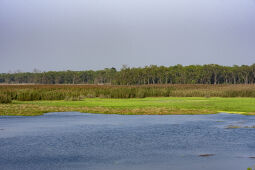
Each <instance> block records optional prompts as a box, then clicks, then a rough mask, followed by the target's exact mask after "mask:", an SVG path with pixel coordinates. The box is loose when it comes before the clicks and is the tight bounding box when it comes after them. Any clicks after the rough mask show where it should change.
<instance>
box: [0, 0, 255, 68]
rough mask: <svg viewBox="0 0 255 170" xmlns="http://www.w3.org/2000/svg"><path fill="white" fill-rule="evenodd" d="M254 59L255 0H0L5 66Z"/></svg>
mask: <svg viewBox="0 0 255 170" xmlns="http://www.w3.org/2000/svg"><path fill="white" fill-rule="evenodd" d="M210 63H216V64H222V65H233V64H238V65H241V64H252V63H255V0H0V72H8V71H9V70H12V71H14V70H17V69H20V70H22V71H32V70H33V69H34V68H37V69H40V70H45V71H48V70H67V69H70V70H87V69H102V68H105V67H112V66H113V67H116V68H120V67H121V66H122V65H123V64H127V65H128V66H131V67H133V66H136V67H137V66H145V65H150V64H156V65H167V66H169V65H175V64H183V65H190V64H210Z"/></svg>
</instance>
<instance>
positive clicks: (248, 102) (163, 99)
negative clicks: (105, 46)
mask: <svg viewBox="0 0 255 170" xmlns="http://www.w3.org/2000/svg"><path fill="white" fill-rule="evenodd" d="M254 97H255V85H252V84H250V85H241V84H240V85H197V84H194V85H191V84H187V85H184V84H179V85H177V84H175V85H140V86H113V85H0V103H1V104H0V115H40V114H43V113H47V112H63V111H79V112H87V113H114V114H212V113H218V112H228V113H242V114H250V115H252V114H254V113H255V98H254Z"/></svg>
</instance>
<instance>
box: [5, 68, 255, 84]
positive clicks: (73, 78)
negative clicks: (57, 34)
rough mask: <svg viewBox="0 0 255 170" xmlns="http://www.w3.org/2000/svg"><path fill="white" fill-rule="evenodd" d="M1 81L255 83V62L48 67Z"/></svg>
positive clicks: (38, 82) (46, 82) (16, 74)
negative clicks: (83, 69) (44, 69)
mask: <svg viewBox="0 0 255 170" xmlns="http://www.w3.org/2000/svg"><path fill="white" fill-rule="evenodd" d="M0 83H5V84H21V83H31V84H112V85H145V84H254V83H255V64H252V65H241V66H238V65H234V66H221V65H217V64H207V65H189V66H183V65H180V64H178V65H175V66H169V67H166V66H156V65H150V66H145V67H143V68H142V67H127V66H125V65H124V66H123V67H122V68H121V70H119V71H117V70H116V69H115V68H105V69H104V70H97V71H93V70H87V71H70V70H68V71H48V72H38V71H37V72H26V73H22V72H19V73H1V74H0Z"/></svg>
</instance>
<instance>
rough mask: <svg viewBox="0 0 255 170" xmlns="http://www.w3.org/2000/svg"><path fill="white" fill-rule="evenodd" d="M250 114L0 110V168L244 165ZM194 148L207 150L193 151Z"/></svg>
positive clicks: (194, 169)
mask: <svg viewBox="0 0 255 170" xmlns="http://www.w3.org/2000/svg"><path fill="white" fill-rule="evenodd" d="M228 125H239V126H253V125H255V116H243V115H232V114H217V115H165V116H159V115H151V116H148V115H146V116H141V115H140V116H139V115H135V116H134V115H104V114H84V113H76V112H68V113H49V114H45V115H43V116H35V117H7V116H6V117H0V169H1V170H5V169H26V170H30V169H31V170H34V169H52V170H56V169H85V170H119V169H121V170H246V169H247V167H252V166H254V165H255V159H252V158H249V157H251V156H255V129H254V128H239V129H226V128H225V127H226V126H228ZM200 154H215V155H214V156H209V157H200V156H199V155H200Z"/></svg>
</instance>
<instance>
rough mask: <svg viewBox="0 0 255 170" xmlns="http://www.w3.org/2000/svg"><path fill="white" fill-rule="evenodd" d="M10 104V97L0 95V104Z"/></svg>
mask: <svg viewBox="0 0 255 170" xmlns="http://www.w3.org/2000/svg"><path fill="white" fill-rule="evenodd" d="M11 102H12V99H11V97H10V96H8V95H7V94H0V103H4V104H7V103H11Z"/></svg>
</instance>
